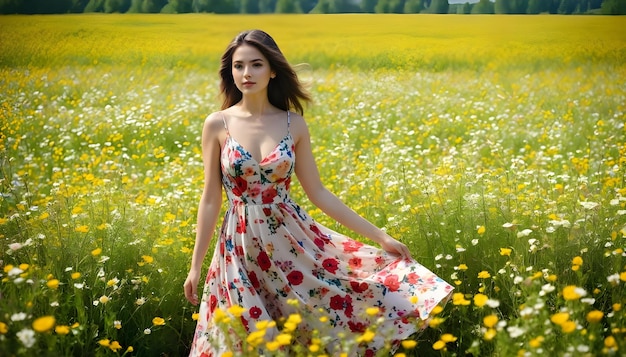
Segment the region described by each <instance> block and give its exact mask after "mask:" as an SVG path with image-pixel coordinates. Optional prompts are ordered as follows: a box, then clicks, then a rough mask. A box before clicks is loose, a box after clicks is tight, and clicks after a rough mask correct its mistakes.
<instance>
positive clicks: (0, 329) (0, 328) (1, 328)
mask: <svg viewBox="0 0 626 357" xmlns="http://www.w3.org/2000/svg"><path fill="white" fill-rule="evenodd" d="M7 332H9V327H8V326H7V324H5V323H4V322H0V334H3V335H4V334H6V333H7Z"/></svg>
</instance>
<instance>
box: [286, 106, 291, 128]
mask: <svg viewBox="0 0 626 357" xmlns="http://www.w3.org/2000/svg"><path fill="white" fill-rule="evenodd" d="M290 114H291V112H290V111H289V110H288V111H287V132H288V133H289V125H290V124H291V116H290Z"/></svg>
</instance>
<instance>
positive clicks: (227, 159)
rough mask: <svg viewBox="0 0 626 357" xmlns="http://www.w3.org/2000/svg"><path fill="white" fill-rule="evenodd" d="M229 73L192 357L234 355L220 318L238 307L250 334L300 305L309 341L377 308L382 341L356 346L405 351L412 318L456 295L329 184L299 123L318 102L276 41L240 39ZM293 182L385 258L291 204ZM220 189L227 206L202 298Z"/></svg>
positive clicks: (198, 257) (364, 320) (204, 220)
mask: <svg viewBox="0 0 626 357" xmlns="http://www.w3.org/2000/svg"><path fill="white" fill-rule="evenodd" d="M220 75H221V92H222V94H223V95H224V103H223V105H222V110H221V111H220V112H215V113H212V114H211V115H209V116H208V118H207V119H206V120H205V122H204V127H203V130H202V157H203V161H204V190H203V192H202V198H201V199H200V204H199V207H198V225H197V234H196V242H195V247H194V252H193V256H192V261H191V268H190V270H189V275H188V276H187V280H186V281H185V284H184V291H185V297H186V298H187V299H188V300H189V301H190V302H191V303H192V304H194V305H196V304H198V303H199V302H201V305H200V312H199V319H198V325H197V328H196V333H195V336H194V342H193V346H192V351H191V356H201V355H202V356H220V355H221V354H222V353H223V352H225V351H226V350H227V349H228V348H230V347H226V346H225V343H224V339H225V336H224V335H223V333H222V332H221V330H220V329H219V327H218V326H216V325H215V323H214V319H213V316H214V314H215V310H216V309H221V310H226V309H228V308H229V307H231V306H233V305H239V306H242V307H244V308H245V312H244V313H243V315H242V316H241V321H242V322H243V324H244V326H245V327H246V328H247V329H248V331H253V330H255V325H256V322H257V321H263V320H275V321H278V320H280V318H281V317H286V316H288V315H289V314H290V313H293V312H296V310H295V308H294V306H293V305H294V304H293V301H296V302H297V303H298V305H299V306H300V308H304V309H306V310H307V311H308V314H310V315H308V316H309V317H310V318H308V319H306V321H303V322H302V323H300V324H299V325H298V333H299V334H300V335H301V336H302V339H303V341H301V342H302V343H307V341H306V339H307V332H310V331H311V330H312V329H314V328H317V327H316V325H315V323H319V318H318V317H319V316H322V315H323V316H326V318H328V321H329V322H328V323H329V324H330V325H329V326H331V327H327V328H331V329H332V331H330V332H331V333H330V334H329V335H330V336H338V335H339V333H340V332H343V333H362V332H363V331H364V330H365V328H366V327H367V326H368V325H369V324H370V323H371V320H372V318H371V317H368V316H367V314H366V313H365V311H366V309H367V308H371V307H379V308H380V309H379V311H380V315H379V316H380V317H383V318H384V322H382V323H381V324H380V325H379V326H378V328H377V331H378V333H377V338H375V339H374V340H373V341H371V343H369V344H363V346H360V347H359V348H360V349H361V353H362V352H364V351H365V349H368V350H370V351H375V350H376V349H379V348H381V347H383V346H384V340H383V338H382V336H384V335H385V334H386V335H387V336H393V338H394V339H395V340H397V341H399V340H402V339H404V338H407V337H408V336H409V335H411V334H412V333H414V332H415V331H416V323H415V322H414V321H413V322H412V321H411V320H410V319H408V317H415V318H418V319H421V320H426V319H427V318H428V314H429V313H430V311H431V310H432V309H433V308H434V307H435V306H436V305H437V304H439V303H440V302H442V301H443V300H445V299H446V298H447V297H448V296H449V294H450V292H451V291H452V287H451V286H450V285H449V284H447V283H446V282H444V281H443V280H441V279H440V278H438V277H437V276H436V275H434V274H433V273H432V272H430V271H429V270H427V269H426V268H424V267H423V266H421V265H420V264H419V263H417V262H416V261H414V260H413V259H412V258H411V255H410V252H409V249H408V248H407V247H406V245H404V244H403V243H401V242H399V241H397V240H396V239H394V238H392V237H390V236H389V235H387V234H385V233H384V232H383V231H382V230H380V229H378V228H377V227H375V226H374V225H372V224H371V223H369V222H368V221H367V220H365V219H364V218H362V217H360V216H359V215H358V214H356V213H355V212H354V211H353V210H351V209H350V208H348V207H347V206H346V205H345V204H343V203H342V202H341V201H340V200H339V199H338V198H337V197H336V196H335V195H333V194H332V193H330V192H329V191H328V190H327V189H326V188H325V187H324V186H323V184H322V183H321V181H320V175H319V172H318V169H317V166H316V164H315V160H314V157H313V154H312V150H311V142H310V137H309V131H308V129H307V125H306V123H305V121H304V119H303V117H302V114H303V106H302V102H308V101H309V100H310V98H309V95H308V94H307V93H306V92H305V91H304V90H303V89H302V87H301V85H300V82H299V81H298V78H297V76H296V74H295V72H294V70H293V69H292V68H291V66H290V65H289V64H288V62H287V61H286V59H285V57H284V56H283V54H282V53H281V51H280V50H279V48H278V46H277V45H276V43H275V42H274V40H273V39H272V38H271V37H270V36H269V35H268V34H267V33H265V32H263V31H260V30H253V31H246V32H243V33H241V34H239V35H238V36H237V37H236V38H235V39H234V40H233V41H232V43H231V44H230V45H229V47H228V48H227V50H226V52H225V53H224V55H223V56H222V62H221V68H220ZM292 109H293V110H295V111H296V112H297V113H298V114H296V113H294V112H291V111H290V110H292ZM293 173H295V174H296V175H297V177H298V180H299V182H300V184H301V186H302V188H303V189H304V192H305V193H306V195H307V196H308V198H309V199H310V200H311V202H312V203H313V204H315V205H316V206H317V207H319V208H320V209H321V210H322V211H323V212H324V213H326V214H327V215H329V216H330V217H331V218H333V219H335V220H336V221H337V222H339V223H341V224H342V225H344V226H346V227H347V228H349V229H351V230H353V231H354V232H356V233H357V234H360V235H362V236H364V237H367V238H369V239H371V240H373V241H374V242H376V243H378V244H380V245H381V247H382V248H383V249H379V248H375V247H373V246H369V245H365V244H363V243H361V242H358V241H356V240H353V239H350V238H348V237H345V236H343V235H341V234H338V233H336V232H333V231H331V230H329V229H327V228H326V227H323V226H322V225H320V224H318V223H316V222H315V221H314V220H313V219H312V218H311V217H310V216H309V215H308V214H307V213H306V212H304V211H303V210H302V209H301V208H300V206H298V205H297V204H296V203H295V202H293V201H292V200H291V198H290V197H289V186H290V182H291V175H292V174H293ZM222 187H224V189H225V191H226V195H227V197H228V201H229V204H230V206H229V208H228V211H227V213H226V216H225V217H224V220H223V224H222V228H221V230H220V234H219V241H218V242H217V245H216V248H215V253H214V255H213V260H212V262H211V265H210V268H209V272H208V275H207V278H206V283H205V288H204V292H203V295H202V299H201V300H199V299H198V293H197V287H198V283H199V279H200V275H201V268H202V260H203V259H204V257H205V255H206V252H207V249H208V247H209V241H210V238H211V235H212V232H213V230H214V229H215V228H216V223H217V219H218V215H219V212H220V207H221V202H222ZM287 301H290V302H291V303H287ZM369 311H370V312H371V311H372V310H371V309H370V310H369ZM318 315H319V316H318ZM383 332H384V333H383ZM271 333H272V332H271V331H270V332H268V335H266V337H265V338H266V340H271V339H272V336H271ZM274 333H276V331H274ZM230 337H232V336H230ZM338 344H340V341H339V339H337V341H335V342H334V343H333V342H331V343H330V345H329V346H327V347H326V348H327V349H328V350H329V351H328V352H329V353H333V352H334V350H333V346H335V347H336V346H338ZM233 352H236V351H233ZM261 352H262V351H261ZM203 353H204V354H203Z"/></svg>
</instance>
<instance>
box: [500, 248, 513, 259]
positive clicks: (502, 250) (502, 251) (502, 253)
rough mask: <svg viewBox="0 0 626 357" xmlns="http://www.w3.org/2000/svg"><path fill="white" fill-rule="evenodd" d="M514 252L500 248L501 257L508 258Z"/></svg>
mask: <svg viewBox="0 0 626 357" xmlns="http://www.w3.org/2000/svg"><path fill="white" fill-rule="evenodd" d="M512 251H513V250H512V249H510V248H500V255H502V256H506V257H508V256H510V255H511V252H512Z"/></svg>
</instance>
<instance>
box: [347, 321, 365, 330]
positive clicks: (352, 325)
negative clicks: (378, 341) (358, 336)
mask: <svg viewBox="0 0 626 357" xmlns="http://www.w3.org/2000/svg"><path fill="white" fill-rule="evenodd" d="M348 327H350V331H352V332H365V329H366V328H367V326H366V325H365V324H364V323H362V322H354V321H348Z"/></svg>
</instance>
